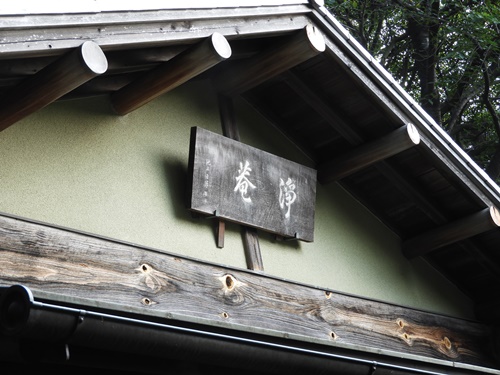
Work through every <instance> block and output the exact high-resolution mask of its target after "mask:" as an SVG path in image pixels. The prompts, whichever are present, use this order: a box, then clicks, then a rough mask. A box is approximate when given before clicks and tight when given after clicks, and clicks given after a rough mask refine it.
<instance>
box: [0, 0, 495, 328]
mask: <svg viewBox="0 0 500 375" xmlns="http://www.w3.org/2000/svg"><path fill="white" fill-rule="evenodd" d="M163 3H164V2H160V1H142V2H133V5H132V2H124V1H116V2H109V1H88V2H82V3H79V4H78V6H76V5H73V4H71V3H68V4H66V3H64V5H61V4H59V3H58V4H57V8H58V9H56V8H55V7H54V6H51V5H50V4H49V5H45V4H44V8H43V9H42V8H40V7H38V9H37V8H36V5H35V8H31V6H33V4H30V7H28V6H26V7H25V6H24V5H23V2H15V3H10V4H8V5H5V4H2V5H1V6H0V12H2V14H4V16H2V22H1V25H0V31H1V33H0V35H1V38H0V93H1V94H5V96H3V97H2V100H3V102H2V107H0V114H1V115H2V118H3V119H4V120H2V121H4V122H3V123H2V124H0V128H5V127H7V126H11V125H12V124H13V123H15V121H17V120H19V119H20V118H22V117H23V116H27V115H29V114H30V113H32V111H35V110H37V109H38V108H41V107H42V106H44V105H47V104H49V103H50V101H53V100H64V99H68V98H76V97H85V96H93V95H111V97H112V98H113V96H115V97H117V96H119V95H117V94H116V92H118V91H119V90H121V89H122V88H124V87H126V86H127V85H128V84H130V83H131V82H135V83H136V84H138V85H140V82H141V80H144V79H145V78H144V77H145V74H153V75H154V74H155V73H154V72H153V70H154V69H156V68H158V67H161V66H162V64H170V66H169V69H167V70H170V68H171V67H172V66H175V64H176V59H177V60H178V59H182V58H183V57H181V56H183V55H181V52H184V56H186V54H187V56H188V57H184V58H185V59H186V61H187V60H189V59H191V58H192V57H193V56H194V57H196V56H197V58H198V61H196V60H195V63H194V64H193V66H194V68H193V69H192V71H190V72H188V73H186V75H185V79H186V80H187V79H193V78H194V77H196V76H197V75H199V74H201V75H202V76H203V77H205V78H210V79H212V80H213V82H214V85H215V86H216V87H217V88H218V90H220V92H221V94H223V95H231V96H233V95H241V96H242V97H243V98H245V99H246V100H247V101H248V102H249V103H251V105H252V106H253V107H255V109H256V110H258V111H259V112H260V113H262V114H263V115H264V116H265V117H266V118H267V119H268V120H269V121H270V123H272V124H273V126H275V127H276V128H278V129H279V130H280V131H281V132H282V133H283V134H284V135H286V136H287V137H288V138H289V139H290V140H291V141H292V142H293V143H294V144H295V145H296V146H297V148H298V149H300V150H301V152H303V153H304V154H306V155H307V156H308V157H309V158H310V160H311V163H312V164H313V165H314V166H316V167H317V169H318V178H319V181H320V183H324V184H328V183H335V182H338V183H339V184H341V185H342V186H343V187H344V188H345V189H346V190H347V191H349V192H350V193H351V194H352V195H353V196H355V197H356V198H357V199H358V200H359V201H360V202H361V203H362V204H364V205H365V206H366V207H368V208H369V209H370V210H371V211H372V212H373V213H374V215H376V216H377V217H378V218H379V219H380V220H381V221H383V222H384V223H385V224H386V225H388V226H389V227H390V228H391V229H392V230H393V231H394V232H395V233H397V234H398V235H399V236H400V238H401V241H402V251H404V252H405V254H406V255H407V256H408V257H409V258H413V257H417V256H418V257H423V258H425V259H426V260H427V261H428V262H429V263H430V264H432V265H433V266H434V267H436V268H437V269H438V270H439V271H440V272H441V273H442V274H443V275H445V276H446V277H447V278H448V279H449V280H450V281H451V282H453V283H454V284H455V285H456V286H458V288H460V289H461V290H462V291H463V292H464V293H465V294H466V295H468V296H469V297H470V298H471V299H472V300H473V301H474V302H475V304H476V307H477V311H478V317H479V318H481V319H483V320H485V321H492V320H493V319H494V318H495V317H498V315H499V314H500V309H499V303H498V302H497V301H498V297H499V296H500V282H499V280H500V253H499V252H498V250H497V249H498V246H499V244H500V230H499V229H498V226H500V217H499V213H498V211H497V210H496V207H500V189H499V188H498V186H497V185H496V184H495V183H494V182H493V181H492V180H491V179H490V178H489V177H488V176H487V175H486V174H485V173H484V172H483V171H482V170H481V169H480V168H479V167H478V166H477V165H476V164H475V163H474V162H473V161H472V160H471V159H470V158H469V157H468V156H467V155H466V154H465V153H464V152H463V151H462V150H461V149H460V148H459V147H458V146H457V145H456V144H455V143H454V142H453V141H452V140H451V139H450V137H449V136H448V135H447V134H446V133H445V132H444V131H443V130H442V129H441V128H440V127H439V126H438V125H436V124H435V122H434V121H433V120H432V119H431V118H430V117H429V116H428V115H427V114H426V113H425V112H424V111H423V110H422V109H421V108H420V106H419V105H418V104H417V103H416V102H415V101H414V100H413V99H412V98H411V97H409V96H408V94H407V93H406V92H405V91H404V90H403V89H402V88H401V87H400V86H399V85H398V84H397V83H396V82H395V81H394V79H393V78H392V77H391V76H390V75H389V74H388V73H387V72H386V71H385V70H384V69H383V68H382V67H381V66H380V65H379V64H378V63H377V61H375V60H374V59H373V58H372V57H371V56H370V55H369V54H368V53H367V52H366V51H365V50H364V49H363V48H362V47H361V46H360V45H359V44H358V43H357V42H356V41H355V40H354V39H353V38H352V37H350V36H349V34H348V33H347V32H346V30H345V29H344V28H343V27H342V26H341V25H339V23H338V22H337V21H336V20H335V18H334V17H333V16H332V15H331V14H330V13H329V12H328V11H327V10H326V8H325V7H324V6H323V5H322V3H321V2H319V1H318V2H314V1H311V2H307V1H240V2H237V4H238V5H234V4H235V2H228V1H215V0H213V1H188V2H182V8H180V5H179V4H181V3H179V2H172V3H175V5H173V4H168V5H163ZM64 7H66V8H64ZM308 25H310V26H309V27H308ZM311 26H313V27H312V28H311ZM214 33H217V35H219V34H220V35H222V36H223V37H224V38H226V39H227V40H228V41H229V44H230V47H231V57H230V58H227V59H226V58H225V57H224V56H222V55H223V54H224V53H223V52H222V53H219V56H218V57H217V56H216V57H215V58H214V61H213V64H212V65H213V66H206V67H203V68H200V69H196V66H201V61H202V60H203V59H202V58H201V57H200V56H206V55H203V54H208V53H210V52H207V51H206V50H203V51H201V52H200V48H198V47H196V46H197V45H198V43H200V42H202V41H204V40H207V39H208V38H210V37H211V36H213V35H214ZM318 38H320V39H322V40H324V43H325V46H324V50H323V49H322V46H321V41H320V39H318ZM86 41H92V43H94V44H92V45H90V47H88V48H89V51H88V54H90V57H89V56H87V57H85V56H84V59H85V58H89V59H90V60H92V59H95V60H97V63H96V64H97V68H96V69H94V70H92V61H91V62H90V64H88V66H87V67H85V66H84V67H83V68H84V70H85V68H88V67H90V70H91V72H90V73H89V72H88V71H85V72H83V73H82V74H81V75H80V76H79V78H80V79H81V80H80V81H79V83H78V85H76V86H74V85H73V86H72V84H74V82H75V81H74V80H72V83H69V82H66V85H64V84H63V85H61V84H59V83H60V82H63V81H64V80H59V81H58V82H59V83H58V84H57V85H56V84H55V82H56V79H55V77H57V75H56V73H54V72H53V73H52V75H51V74H47V73H45V74H46V75H45V76H44V73H38V72H40V71H42V69H43V68H45V67H49V69H48V71H50V68H51V67H52V68H54V67H56V68H57V69H56V68H54V69H53V70H54V71H57V72H59V71H60V69H61V65H57V64H58V63H57V61H58V59H60V58H61V57H62V56H63V55H65V56H66V53H68V52H69V51H71V50H78V49H79V48H81V46H82V43H84V42H86ZM318 41H319V42H318ZM318 43H319V44H318ZM96 45H97V47H96ZM87 46H89V44H87ZM297 46H299V47H297ZM214 48H215V49H217V46H215V47H214ZM222 48H223V47H222ZM100 50H102V52H103V55H104V56H105V65H106V66H105V67H104V66H103V64H102V63H101V60H99V59H102V56H101V55H100ZM186 51H187V52H186ZM193 51H197V52H193ZM216 52H217V51H216ZM219 52H220V51H219ZM83 53H84V55H85V53H87V52H85V51H84V52H83ZM287 56H288V57H287ZM290 56H294V59H291V58H289V57H290ZM284 57H286V58H284ZM215 60H217V61H215ZM71 61H72V64H73V65H71V66H72V68H74V67H75V66H80V68H81V67H82V62H81V61H80V60H78V58H76V59H75V58H73V60H71ZM259 64H260V65H259ZM83 65H85V64H83ZM180 65H183V64H177V67H178V69H179V66H180ZM251 67H253V69H258V70H259V72H263V74H262V75H259V76H256V75H255V74H254V73H255V72H251V69H250V68H251ZM101 70H102V71H101ZM160 70H161V68H160ZM46 71H47V70H46ZM72 71H73V70H72ZM148 72H153V73H148ZM245 72H246V73H245ZM40 76H41V77H42V78H41V79H40ZM137 82H138V83H137ZM63 83H64V82H63ZM182 83H183V81H182V79H181V80H178V81H176V82H174V83H172V82H170V83H165V85H167V86H168V85H170V88H173V87H175V86H176V85H178V84H182ZM27 88H28V89H27ZM48 88H51V90H47V89H48ZM37 90H40V91H43V92H44V93H47V95H43V98H44V100H46V102H44V100H42V99H41V96H40V95H38V96H36V93H37ZM125 91H126V89H125ZM145 91H146V92H144V93H143V95H145V96H147V95H150V96H152V95H153V93H151V92H147V91H148V90H145ZM121 92H124V91H121ZM50 94H52V96H51V95H50ZM125 96H127V98H129V99H130V100H135V99H136V98H130V95H125ZM112 101H113V100H112ZM117 101H118V99H114V103H115V108H117V106H116V102H117ZM127 110H133V108H132V107H128V108H127ZM118 112H119V111H118ZM122 112H123V113H126V110H124V111H122ZM123 113H122V114H123ZM9 118H10V119H12V121H11V122H8V121H6V120H5V119H9Z"/></svg>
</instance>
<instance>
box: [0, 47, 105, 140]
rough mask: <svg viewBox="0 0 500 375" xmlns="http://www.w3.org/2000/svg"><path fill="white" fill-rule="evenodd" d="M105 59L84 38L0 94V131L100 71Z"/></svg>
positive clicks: (98, 50) (103, 67) (97, 49)
mask: <svg viewBox="0 0 500 375" xmlns="http://www.w3.org/2000/svg"><path fill="white" fill-rule="evenodd" d="M107 68H108V62H107V59H106V56H105V55H104V53H103V51H102V50H101V48H100V47H99V46H98V45H97V44H96V43H94V42H91V41H87V42H84V43H83V44H82V45H81V46H80V47H79V48H75V49H74V50H72V51H71V52H69V53H67V54H65V55H64V56H63V57H61V58H59V59H57V60H56V61H54V62H52V63H51V64H49V65H48V66H47V67H45V68H43V69H42V70H40V71H39V72H38V73H36V74H35V75H33V76H31V77H27V78H25V79H24V80H23V81H22V82H21V83H20V84H18V85H17V86H16V87H15V88H14V89H13V90H11V91H8V92H7V93H6V94H5V95H3V97H2V100H1V107H0V131H1V130H4V129H6V128H7V127H9V126H10V125H12V124H14V123H16V122H17V121H19V120H21V119H23V118H24V117H26V116H28V115H30V114H32V113H34V112H36V111H38V110H39V109H41V108H43V107H45V106H47V105H49V104H50V103H52V102H54V101H56V100H57V99H59V98H60V97H62V96H63V95H65V94H67V93H68V92H70V91H72V90H73V89H75V88H77V87H78V86H80V85H82V84H83V83H85V82H87V81H89V80H91V79H92V78H94V77H96V76H98V75H100V74H103V73H104V72H106V70H107Z"/></svg>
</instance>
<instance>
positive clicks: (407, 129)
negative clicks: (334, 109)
mask: <svg viewBox="0 0 500 375" xmlns="http://www.w3.org/2000/svg"><path fill="white" fill-rule="evenodd" d="M419 143H420V135H419V133H418V130H417V129H416V128H415V126H414V125H412V124H408V125H405V126H402V127H400V128H398V129H397V130H395V131H393V132H392V133H390V134H388V135H386V136H385V137H382V138H380V139H377V140H375V141H372V142H367V143H364V144H362V145H361V146H359V147H357V148H355V149H353V150H351V151H350V152H347V153H346V154H344V155H341V156H340V157H338V158H336V159H333V160H330V161H328V162H326V163H324V164H322V165H320V166H319V167H318V181H319V182H321V183H323V184H324V183H328V182H331V181H335V180H339V179H341V178H344V177H346V176H349V175H350V174H352V173H354V172H357V171H359V170H361V169H363V168H365V167H367V166H369V165H372V164H374V163H376V162H378V161H381V160H384V159H387V158H389V157H391V156H393V155H396V154H398V153H400V152H402V151H404V150H407V149H409V148H411V147H413V146H416V145H418V144H419Z"/></svg>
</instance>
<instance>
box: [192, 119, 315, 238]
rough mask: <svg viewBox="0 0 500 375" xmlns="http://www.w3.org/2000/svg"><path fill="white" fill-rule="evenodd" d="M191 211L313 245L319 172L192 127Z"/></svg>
mask: <svg viewBox="0 0 500 375" xmlns="http://www.w3.org/2000/svg"><path fill="white" fill-rule="evenodd" d="M189 177H190V181H189V188H190V194H189V202H188V206H189V207H188V208H189V209H191V210H193V211H195V212H199V213H205V214H208V215H213V216H216V217H220V218H222V219H227V220H229V221H234V222H237V223H241V224H244V225H247V226H251V227H255V228H260V229H263V230H266V231H268V232H272V233H276V234H278V235H281V236H283V237H286V238H296V239H298V240H303V241H308V242H312V241H313V237H314V206H315V202H316V170H314V169H312V168H309V167H306V166H303V165H300V164H297V163H295V162H292V161H290V160H286V159H283V158H281V157H279V156H276V155H272V154H270V153H268V152H265V151H262V150H259V149H257V148H254V147H251V146H248V145H245V144H243V143H241V142H238V141H235V140H232V139H230V138H227V137H224V136H222V135H219V134H216V133H212V132H210V131H208V130H205V129H202V128H199V127H193V128H192V129H191V144H190V149H189Z"/></svg>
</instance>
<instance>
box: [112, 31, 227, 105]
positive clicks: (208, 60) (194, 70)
mask: <svg viewBox="0 0 500 375" xmlns="http://www.w3.org/2000/svg"><path fill="white" fill-rule="evenodd" d="M230 56H231V47H230V46H229V43H228V41H227V40H226V38H225V37H224V36H223V35H221V34H219V33H213V34H212V35H211V36H210V37H209V38H207V39H205V40H204V41H202V42H200V43H198V44H196V45H194V46H192V47H190V48H188V49H187V50H185V51H183V52H181V53H180V54H178V55H177V56H175V57H174V58H172V59H171V60H169V61H167V62H165V63H163V64H161V65H159V66H157V67H156V68H154V69H152V70H151V71H149V72H148V73H146V74H145V75H143V76H141V77H139V78H138V79H137V80H135V81H133V82H131V83H130V84H129V85H127V86H125V87H123V88H122V89H120V90H118V91H116V92H115V93H113V94H111V105H112V107H113V109H114V110H115V112H116V113H117V114H119V115H125V114H127V113H129V112H131V111H133V110H135V109H137V108H139V107H141V106H143V105H144V104H146V103H148V102H150V101H151V100H153V99H154V98H156V97H158V96H160V95H161V94H164V93H166V92H168V91H170V90H172V89H174V88H176V87H177V86H179V85H181V84H183V83H185V82H187V81H188V80H190V79H191V78H193V77H195V76H197V75H199V74H201V73H203V72H204V71H206V70H208V69H210V68H211V67H213V66H214V65H216V64H218V63H219V62H221V61H223V60H226V59H227V58H229V57H230Z"/></svg>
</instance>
